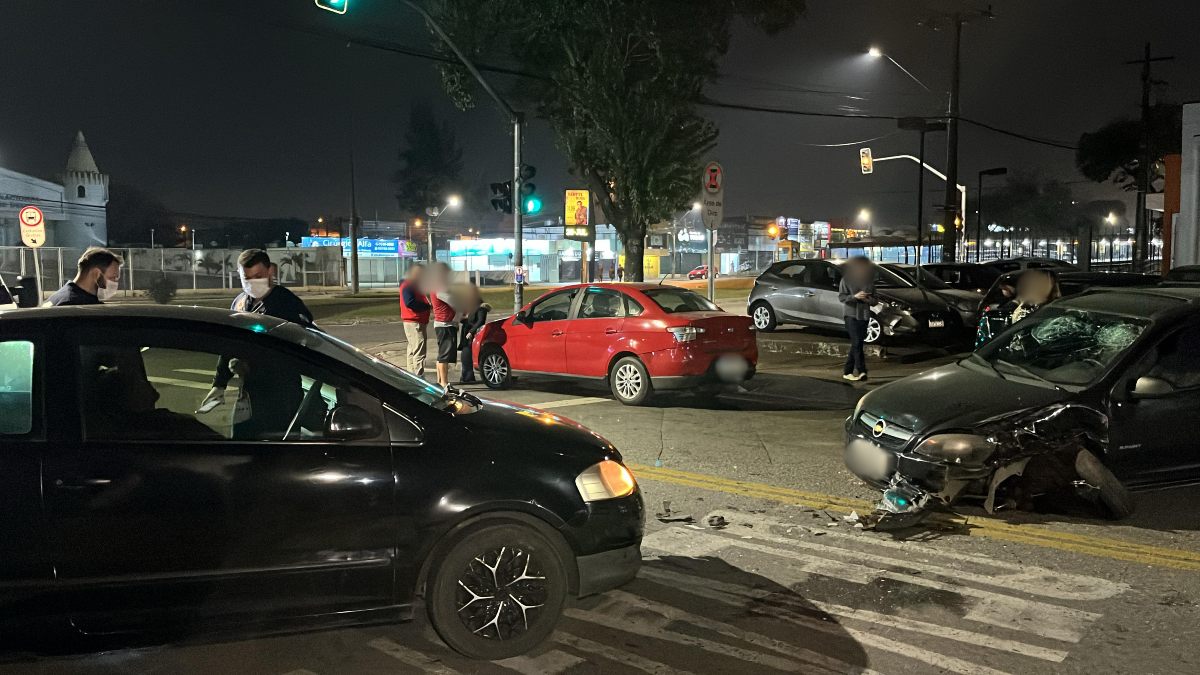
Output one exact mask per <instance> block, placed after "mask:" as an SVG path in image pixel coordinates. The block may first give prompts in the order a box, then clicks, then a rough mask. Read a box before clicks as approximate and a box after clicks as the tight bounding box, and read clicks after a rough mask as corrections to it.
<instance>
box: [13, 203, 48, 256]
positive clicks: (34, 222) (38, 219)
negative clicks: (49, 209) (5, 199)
mask: <svg viewBox="0 0 1200 675" xmlns="http://www.w3.org/2000/svg"><path fill="white" fill-rule="evenodd" d="M17 218H18V219H19V220H20V221H21V241H23V242H25V245H26V246H28V247H29V248H37V247H39V246H41V245H42V244H45V243H46V217H45V216H44V215H43V214H42V210H41V209H39V208H38V207H36V206H23V207H21V210H20V211H19V212H18V213H17Z"/></svg>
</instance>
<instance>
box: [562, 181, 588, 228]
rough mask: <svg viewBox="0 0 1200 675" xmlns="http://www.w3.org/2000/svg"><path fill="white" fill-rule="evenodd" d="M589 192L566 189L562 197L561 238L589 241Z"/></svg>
mask: <svg viewBox="0 0 1200 675" xmlns="http://www.w3.org/2000/svg"><path fill="white" fill-rule="evenodd" d="M591 196H592V194H591V192H589V191H587V190H567V191H566V192H565V197H564V199H563V238H564V239H569V240H571V241H591V240H592V239H593V237H592V224H591Z"/></svg>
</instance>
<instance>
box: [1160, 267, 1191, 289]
mask: <svg viewBox="0 0 1200 675" xmlns="http://www.w3.org/2000/svg"><path fill="white" fill-rule="evenodd" d="M1193 284H1197V285H1200V265H1180V266H1179V267H1173V268H1171V270H1170V271H1169V272H1167V275H1166V276H1165V277H1163V285H1164V286H1190V285H1193Z"/></svg>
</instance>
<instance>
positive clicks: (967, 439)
mask: <svg viewBox="0 0 1200 675" xmlns="http://www.w3.org/2000/svg"><path fill="white" fill-rule="evenodd" d="M995 451H996V444H995V443H993V442H992V441H990V440H988V439H986V438H984V437H983V436H976V435H975V434H938V435H936V436H930V437H929V438H927V439H925V440H924V441H922V442H921V444H920V445H918V446H917V449H916V452H917V454H921V455H925V456H926V457H933V458H935V459H944V460H946V461H949V462H954V463H955V464H983V463H984V462H985V461H987V459H988V458H989V457H991V456H992V453H993V452H995Z"/></svg>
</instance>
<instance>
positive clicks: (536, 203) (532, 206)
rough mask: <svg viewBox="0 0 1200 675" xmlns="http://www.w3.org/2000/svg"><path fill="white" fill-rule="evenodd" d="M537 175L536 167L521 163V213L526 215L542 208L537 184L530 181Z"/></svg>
mask: <svg viewBox="0 0 1200 675" xmlns="http://www.w3.org/2000/svg"><path fill="white" fill-rule="evenodd" d="M536 175H537V167H535V166H533V165H532V164H522V165H521V213H524V214H526V215H529V214H533V213H537V212H539V211H541V210H542V198H541V197H539V196H538V195H537V185H534V184H533V183H531V182H530V181H531V180H533V177H534V176H536Z"/></svg>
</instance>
